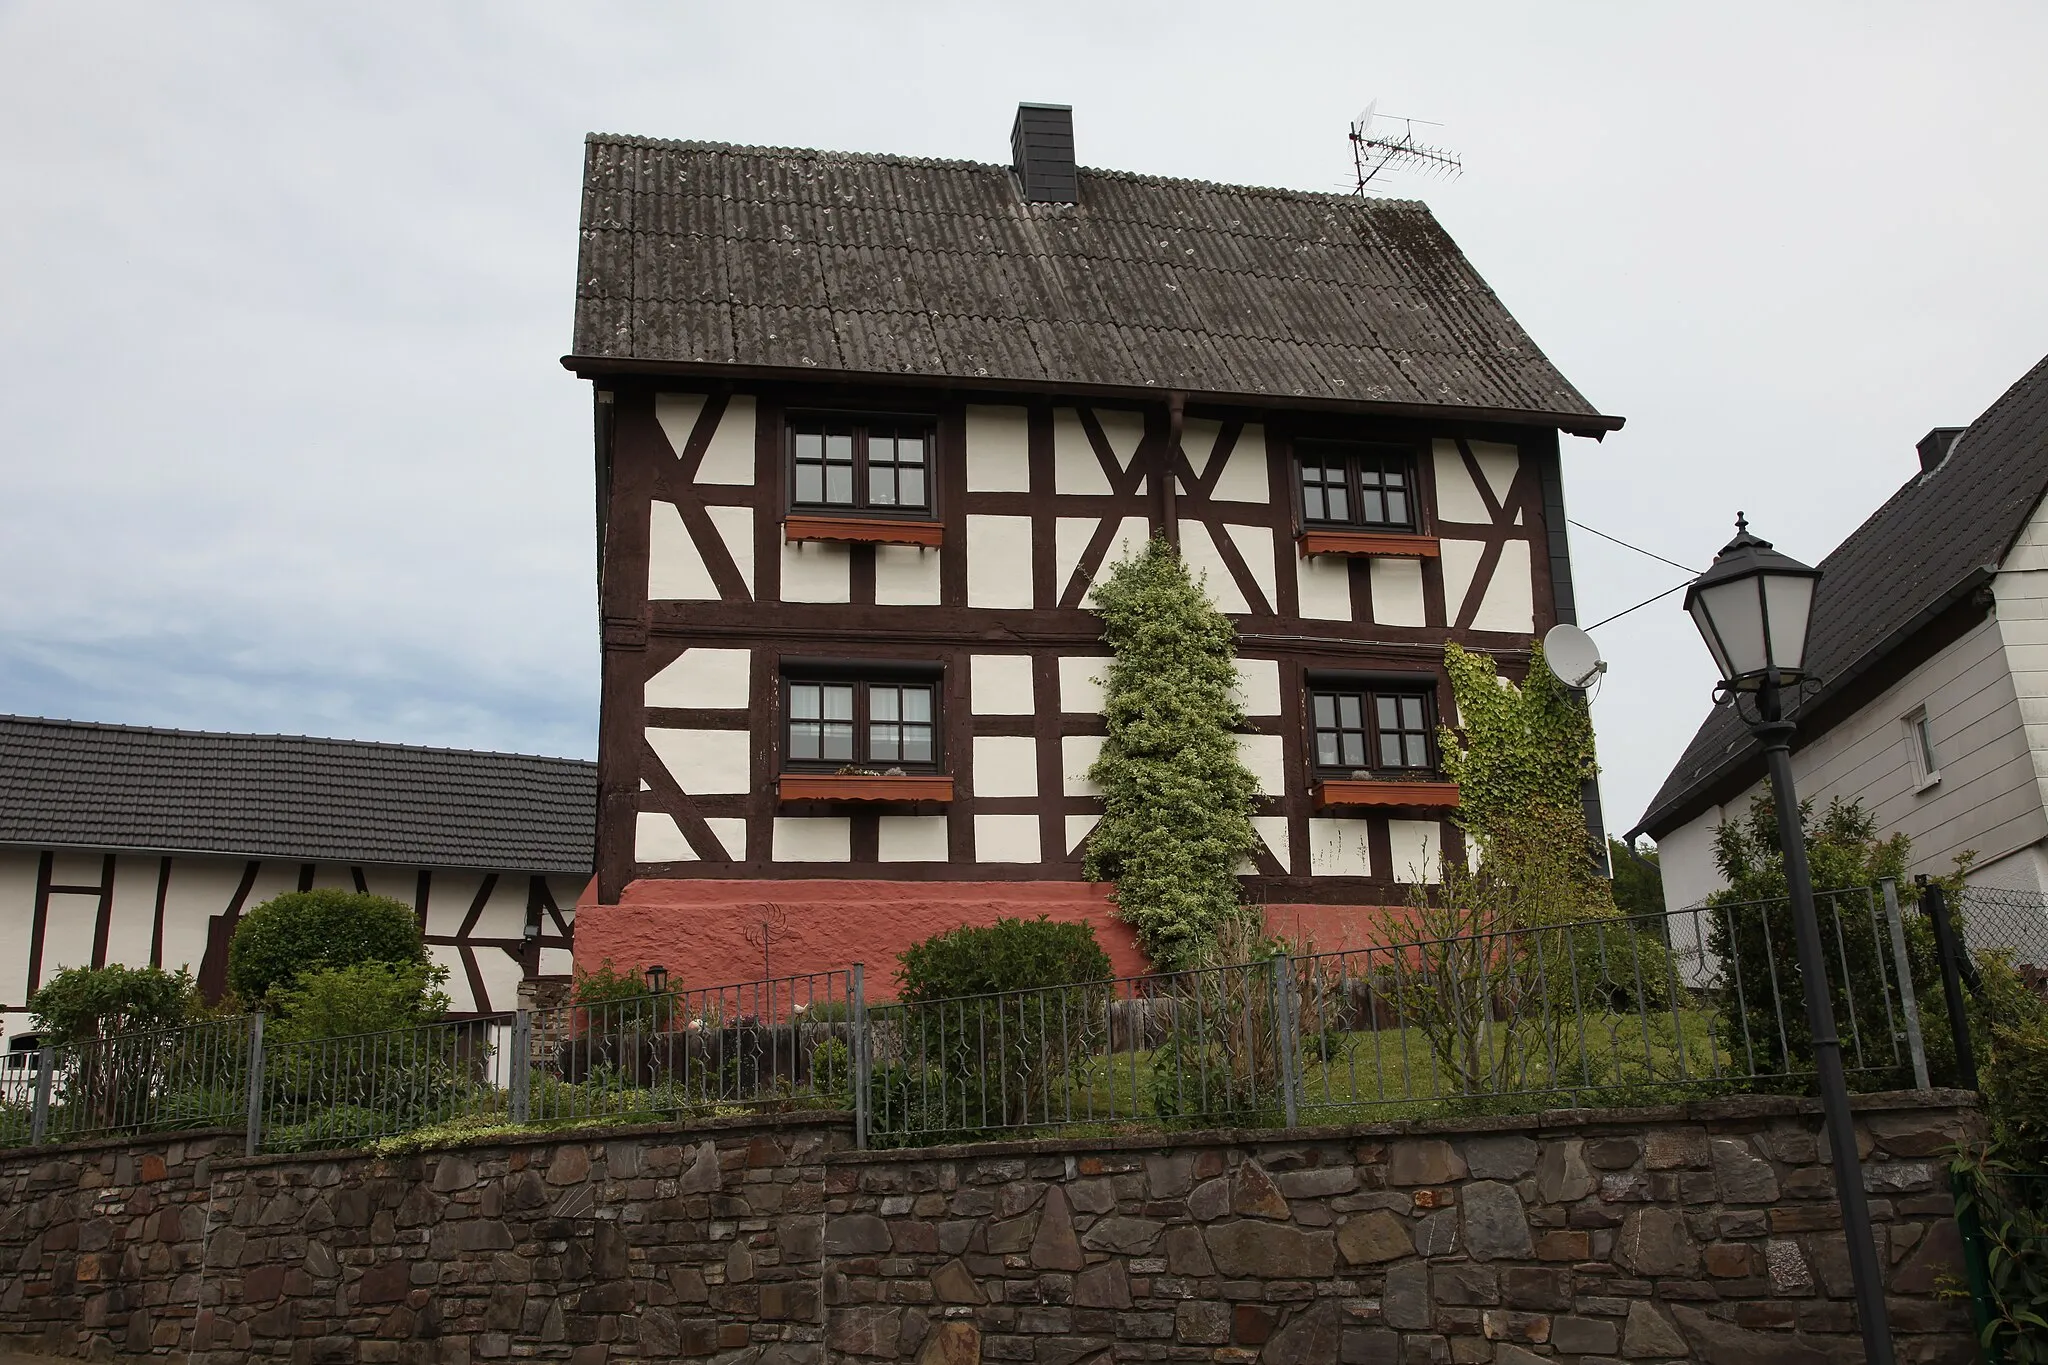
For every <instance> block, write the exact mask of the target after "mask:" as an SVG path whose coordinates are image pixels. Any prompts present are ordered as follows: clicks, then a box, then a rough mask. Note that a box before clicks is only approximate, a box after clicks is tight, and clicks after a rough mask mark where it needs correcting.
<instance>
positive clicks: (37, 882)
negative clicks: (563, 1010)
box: [0, 716, 597, 1030]
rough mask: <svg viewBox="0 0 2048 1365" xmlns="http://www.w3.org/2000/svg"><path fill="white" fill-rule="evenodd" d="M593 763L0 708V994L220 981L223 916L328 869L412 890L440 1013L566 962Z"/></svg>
mask: <svg viewBox="0 0 2048 1365" xmlns="http://www.w3.org/2000/svg"><path fill="white" fill-rule="evenodd" d="M596 804H597V782H596V770H595V767H594V765H592V764H590V763H584V762H577V761H574V760H571V759H562V758H529V757H526V756H524V755H520V754H487V753H470V752H465V751H462V750H457V749H419V748H412V747H409V746H404V745H397V744H365V743H360V742H357V741H353V740H336V739H305V738H300V737H297V736H290V735H221V734H205V733H200V732H196V731H190V730H149V729H142V728H139V727H135V726H126V725H88V724H80V723H76V722H72V721H61V720H37V719H32V718H29V717H24V716H0V973H4V975H0V1011H4V1014H5V1021H6V1027H7V1028H9V1029H10V1030H13V1029H18V1028H22V1027H26V1024H25V1021H24V1018H23V1016H22V1009H23V1006H24V1005H25V1003H26V1001H27V998H28V996H29V995H30V994H31V993H33V992H34V991H35V989H36V987H37V986H39V985H41V984H42V983H43V982H45V981H48V980H49V979H50V978H51V977H52V976H53V975H55V974H56V973H57V972H58V971H60V970H62V969H63V968H65V967H83V966H91V967H99V966H105V965H107V964H108V963H125V964H128V965H130V966H143V965H146V964H151V965H158V966H162V967H165V968H170V969H175V968H178V967H181V966H188V967H190V968H191V969H192V970H193V971H194V973H195V974H197V976H198V977H199V980H200V982H201V984H202V986H204V987H205V988H206V990H207V991H208V993H209V994H210V995H218V994H219V992H220V990H221V988H222V987H223V985H224V984H225V982H226V974H227V944H228V940H229V938H230V937H231V936H232V934H233V933H234V927H235V925H236V923H237V922H238V921H239V919H240V917H241V916H242V914H243V913H244V912H246V911H248V910H250V909H252V908H253V907H255V906H257V905H260V904H262V903H263V902H264V901H266V900H268V899H269V898H270V897H272V896H275V895H277V894H279V893H280V892H284V891H292V890H305V889H308V888H311V887H339V888H342V889H347V890H356V891H372V892H375V893H377V894H378V895H381V896H390V897H392V898H393V899H395V900H401V901H404V902H405V903H407V904H408V905H411V906H413V907H414V908H415V909H416V910H417V911H418V912H419V915H420V920H421V924H422V925H423V927H424V928H425V930H426V938H427V943H428V945H429V948H430V950H431V951H432V953H433V955H434V958H435V960H436V961H437V962H440V963H441V964H442V965H444V966H446V967H447V968H448V972H449V979H448V987H447V989H448V993H449V995H450V996H451V997H453V1000H454V1003H455V1009H456V1010H457V1012H458V1013H462V1014H472V1013H487V1012H490V1011H494V1010H509V1009H512V1008H514V1007H515V1006H516V1005H517V1004H518V996H519V987H520V983H521V982H522V981H523V980H528V979H539V978H545V977H550V976H566V975H567V973H568V972H569V968H570V963H569V947H570V929H571V926H572V924H573V916H574V913H575V905H576V898H577V896H578V895H579V894H580V893H581V892H582V891H583V889H584V886H585V884H586V883H587V882H588V881H589V879H590V866H591V856H592V854H591V850H592V840H591V824H592V813H593V811H594V810H595V809H596Z"/></svg>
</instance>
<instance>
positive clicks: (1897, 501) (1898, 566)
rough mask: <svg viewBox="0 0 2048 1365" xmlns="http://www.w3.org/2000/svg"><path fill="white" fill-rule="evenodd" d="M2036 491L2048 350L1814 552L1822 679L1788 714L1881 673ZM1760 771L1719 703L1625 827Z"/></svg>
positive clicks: (2043, 462)
mask: <svg viewBox="0 0 2048 1365" xmlns="http://www.w3.org/2000/svg"><path fill="white" fill-rule="evenodd" d="M2044 492H2048V359H2043V360H2042V361H2041V362H2040V363H2039V364H2037V365H2036V366H2034V368H2033V369H2032V370H2029V371H2028V372H2027V374H2026V375H2025V377H2023V378H2022V379H2021V380H2020V381H2019V382H2018V383H2016V384H2014V385H2013V386H2012V387H2011V388H2009V389H2007V390H2006V391H2005V393H2004V395H2003V396H2002V397H2000V398H1999V400H1998V401H1997V402H1996V403H1993V404H1992V405H1991V406H1990V407H1989V408H1987V409H1986V410H1985V412H1984V415H1983V416H1981V417H1979V418H1978V419H1977V420H1976V421H1975V422H1974V423H1972V424H1971V425H1970V427H1969V428H1968V429H1967V430H1965V431H1964V432H1963V434H1962V435H1960V436H1958V437H1956V439H1955V443H1954V444H1953V445H1951V446H1950V447H1949V451H1948V458H1947V459H1946V460H1944V461H1943V462H1942V463H1941V464H1939V465H1937V466H1936V467H1935V468H1934V469H1933V470H1931V471H1928V472H1925V473H1916V474H1914V476H1913V477H1912V478H1910V479H1908V480H1907V481H1906V483H1905V485H1904V486H1903V487H1901V488H1900V489H1899V491H1898V492H1896V493H1894V494H1892V496H1891V498H1890V499H1889V500H1888V501H1887V502H1886V503H1885V505H1884V506H1882V507H1880V508H1878V509H1877V511H1876V512H1875V513H1873V514H1872V515H1871V517H1870V519H1869V520H1868V521H1866V522H1864V523H1863V524H1862V525H1861V526H1859V527H1857V528H1856V530H1855V531H1854V532H1853V533H1852V534H1851V535H1850V536H1849V538H1848V539H1847V540H1845V541H1843V542H1842V543H1841V544H1840V545H1839V546H1837V547H1836V548H1835V550H1834V552H1833V553H1832V554H1830V555H1829V556H1828V557H1827V558H1826V559H1823V560H1822V561H1821V562H1820V567H1821V570H1822V577H1821V580H1820V586H1819V588H1818V589H1817V590H1816V592H1815V594H1814V602H1813V634H1812V637H1811V639H1810V640H1809V642H1808V645H1807V660H1808V663H1809V666H1810V667H1811V669H1812V671H1813V673H1814V674H1815V676H1817V677H1819V678H1820V679H1821V681H1822V687H1821V689H1820V691H1818V692H1816V693H1814V694H1812V695H1810V696H1809V697H1807V699H1806V700H1805V701H1804V702H1803V703H1802V704H1801V705H1800V706H1799V707H1798V709H1797V710H1795V711H1794V712H1793V716H1794V718H1795V719H1796V718H1797V717H1798V715H1799V714H1800V713H1802V712H1804V713H1807V714H1812V713H1814V712H1815V711H1817V710H1818V709H1820V708H1822V707H1824V706H1826V705H1827V703H1828V702H1829V701H1830V700H1831V699H1832V698H1834V697H1838V696H1840V695H1841V694H1842V692H1843V690H1844V689H1845V688H1846V687H1847V686H1848V685H1849V684H1850V683H1852V682H1856V681H1858V680H1860V679H1865V678H1869V677H1872V676H1873V675H1879V671H1880V670H1882V669H1883V668H1884V667H1885V666H1886V664H1887V662H1888V661H1890V660H1891V659H1892V658H1893V656H1894V655H1896V654H1897V653H1898V652H1899V651H1900V650H1902V649H1903V648H1904V647H1905V646H1906V645H1907V644H1908V643H1909V642H1910V641H1911V640H1912V639H1913V637H1914V636H1915V635H1917V634H1918V633H1919V631H1920V630H1921V629H1923V628H1925V627H1926V626H1928V625H1931V624H1932V623H1933V621H1934V620H1935V619H1936V618H1937V617H1938V616H1939V615H1940V614H1941V612H1942V611H1944V610H1945V609H1946V608H1948V607H1949V606H1952V605H1954V604H1956V603H1957V602H1959V601H1961V600H1963V598H1965V597H1966V596H1967V595H1968V594H1969V593H1970V592H1971V591H1972V590H1973V589H1974V588H1975V587H1977V586H1979V585H1981V584H1982V583H1984V582H1986V581H1987V580H1988V576H1989V573H1990V571H1991V570H1992V569H1994V568H1995V567H1996V566H1997V565H1998V563H1999V562H2000V561H2001V560H2003V559H2004V558H2005V554H2006V551H2007V550H2008V549H2010V548H2011V546H2012V542H2013V538H2014V537H2015V536H2017V535H2018V534H2019V532H2020V530H2021V529H2022V528H2023V527H2024V526H2025V525H2026V522H2027V518H2028V515H2029V514H2030V513H2031V512H2032V511H2033V509H2034V505H2035V504H2036V503H2038V502H2040V500H2041V497H2042V494H2043V493H2044ZM1766 533H1768V532H1766ZM1801 738H1802V739H1803V740H1807V741H1810V740H1812V739H1813V738H1814V736H1813V734H1810V733H1802V735H1801ZM1761 774H1762V756H1761V750H1759V749H1758V748H1757V745H1756V742H1755V741H1754V740H1752V739H1751V738H1750V737H1749V731H1748V729H1747V728H1746V727H1745V726H1744V725H1743V724H1742V722H1741V721H1740V720H1738V719H1737V718H1736V717H1735V716H1734V715H1733V714H1732V713H1730V712H1729V711H1728V710H1726V709H1724V708H1717V709H1715V710H1714V711H1713V712H1711V713H1710V714H1709V715H1708V716H1707V719H1706V723H1705V724H1703V725H1701V726H1700V729H1699V733H1698V734H1696V735H1694V736H1693V739H1692V743H1691V744H1689V745H1687V746H1686V749H1685V753H1684V755H1683V756H1682V757H1681V758H1680V759H1679V760H1678V765H1677V766H1676V767H1674V768H1673V769H1672V770H1671V774H1670V776H1668V777H1666V778H1665V779H1664V785H1663V787H1662V788H1661V789H1660V790H1659V791H1658V793H1657V797H1656V799H1655V800H1654V801H1652V802H1651V803H1650V808H1649V809H1648V810H1647V811H1645V812H1643V818H1642V819H1641V820H1639V821H1637V822H1636V828H1635V830H1633V831H1631V832H1630V837H1631V838H1633V837H1634V835H1635V834H1636V833H1640V832H1645V831H1647V832H1648V833H1649V834H1650V835H1651V836H1652V837H1653V838H1661V837H1662V836H1663V835H1664V834H1665V833H1666V832H1667V831H1669V830H1671V829H1674V828H1676V827H1677V826H1679V825H1681V824H1683V823H1685V822H1686V821H1687V820H1690V819H1691V818H1693V816H1694V815H1696V814H1698V813H1699V812H1700V811H1701V810H1703V809H1705V808H1706V807H1707V806H1709V805H1712V804H1714V802H1715V800H1716V799H1717V796H1716V793H1718V792H1721V791H1722V790H1723V789H1725V788H1727V787H1730V786H1737V787H1738V789H1739V787H1746V786H1748V785H1749V783H1750V782H1752V781H1754V780H1755V778H1756V777H1758V776H1761Z"/></svg>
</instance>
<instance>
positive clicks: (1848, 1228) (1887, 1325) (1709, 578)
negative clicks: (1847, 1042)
mask: <svg viewBox="0 0 2048 1365" xmlns="http://www.w3.org/2000/svg"><path fill="white" fill-rule="evenodd" d="M1819 580H1820V570H1819V569H1814V568H1809V567H1808V566H1806V565H1804V564H1801V563H1800V562H1799V561H1798V560H1796V559H1792V558H1789V557H1788V556H1786V555H1781V554H1779V553H1778V552H1777V551H1776V550H1774V549H1772V548H1771V544H1770V542H1769V541H1767V540H1762V539H1759V538H1758V537H1756V536H1753V535H1751V534H1750V533H1749V523H1748V522H1747V521H1746V520H1744V519H1743V517H1742V515H1741V514H1740V513H1737V514H1736V518H1735V539H1733V540H1731V541H1729V542H1728V544H1727V545H1726V546H1724V547H1723V548H1722V550H1721V553H1720V554H1718V555H1716V556H1715V557H1714V562H1713V564H1712V565H1710V566H1709V567H1708V569H1707V571H1706V572H1705V573H1703V574H1701V575H1700V576H1699V577H1698V578H1697V579H1695V580H1694V581H1693V584H1692V586H1691V587H1689V588H1687V589H1686V592H1685V609H1686V610H1687V611H1689V612H1691V613H1692V619H1693V624H1695V625H1697V626H1698V627H1699V629H1700V635H1701V636H1702V637H1704V638H1705V640H1706V642H1707V648H1708V650H1710V651H1711V652H1712V653H1713V656H1714V663H1715V664H1716V665H1717V666H1719V668H1720V670H1721V688H1722V689H1723V690H1724V691H1725V692H1726V694H1727V697H1728V699H1729V700H1730V701H1733V702H1734V703H1735V706H1736V713H1737V714H1738V715H1740V716H1741V717H1742V718H1743V720H1744V722H1746V723H1747V724H1748V726H1749V728H1750V732H1751V733H1752V734H1754V735H1755V736H1756V737H1757V739H1758V741H1759V742H1761V743H1762V745H1763V749H1764V765H1765V768H1766V770H1767V771H1768V772H1769V773H1770V778H1771V796H1772V798H1773V800H1774V801H1775V802H1776V804H1777V808H1778V842H1779V843H1780V844H1781V845H1782V846H1783V847H1784V850H1785V889H1786V891H1787V892H1788V893H1789V894H1790V896H1791V901H1792V927H1793V932H1794V935H1795V937H1796V938H1797V940H1798V944H1799V976H1800V980H1801V982H1802V984H1803V987H1804V990H1805V994H1806V1026H1807V1031H1808V1032H1809V1033H1811V1034H1812V1035H1813V1062H1814V1068H1815V1070H1816V1071H1818V1072H1819V1074H1820V1098H1821V1105H1822V1107H1823V1108H1824V1109H1825V1111H1826V1115H1827V1133H1828V1147H1829V1149H1830V1151H1831V1152H1832V1153H1833V1156H1834V1167H1835V1196H1836V1198H1837V1199H1838V1200H1840V1202H1841V1205H1842V1232H1843V1235H1844V1236H1846V1237H1847V1238H1848V1242H1849V1274H1850V1278H1851V1279H1852V1280H1854V1282H1855V1287H1856V1319H1857V1323H1858V1325H1859V1326H1860V1327H1861V1328H1862V1330H1863V1354H1864V1358H1865V1359H1866V1360H1868V1361H1870V1362H1872V1365H1892V1362H1893V1356H1892V1329H1891V1320H1890V1319H1889V1318H1888V1317H1887V1316H1886V1314H1885V1306H1884V1272H1883V1270H1882V1268H1881V1267H1880V1266H1879V1265H1878V1260H1877V1251H1876V1249H1875V1248H1874V1247H1872V1245H1871V1241H1870V1205H1869V1202H1868V1201H1867V1200H1866V1199H1865V1198H1864V1194H1863V1163H1862V1161H1861V1160H1859V1158H1858V1153H1857V1150H1856V1125H1855V1121H1854V1120H1853V1119H1852V1118H1851V1117H1850V1114H1849V1086H1848V1083H1847V1081H1846V1080H1845V1079H1844V1078H1843V1074H1842V1042H1841V1038H1840V1036H1839V1035H1837V1034H1836V1032H1835V1012H1834V1008H1833V1006H1832V1005H1831V1004H1830V1002H1829V1000H1828V977H1827V961H1826V959H1825V957H1824V956H1823V953H1822V949H1821V941H1820V920H1819V918H1818V916H1816V915H1815V913H1814V908H1813V874H1812V872H1811V871H1810V870H1809V869H1808V867H1807V865H1806V835H1805V831H1804V830H1803V829H1801V828H1800V824H1799V796H1798V794H1797V793H1796V792H1795V791H1794V790H1793V787H1792V729H1793V725H1792V722H1791V721H1789V720H1787V719H1785V707H1784V690H1785V689H1786V688H1795V689H1796V688H1797V687H1798V686H1799V685H1800V684H1801V683H1802V682H1804V681H1805V679H1806V635H1807V627H1808V625H1809V623H1810V622H1811V619H1812V615H1813V589H1814V584H1815V583H1817V582H1819ZM1744 696H1748V697H1750V698H1752V699H1753V700H1754V702H1755V713H1754V715H1752V714H1751V713H1750V712H1749V711H1746V710H1744V709H1743V706H1742V698H1743V697H1744Z"/></svg>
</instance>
